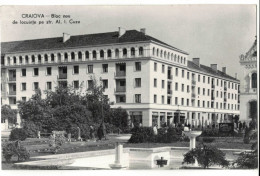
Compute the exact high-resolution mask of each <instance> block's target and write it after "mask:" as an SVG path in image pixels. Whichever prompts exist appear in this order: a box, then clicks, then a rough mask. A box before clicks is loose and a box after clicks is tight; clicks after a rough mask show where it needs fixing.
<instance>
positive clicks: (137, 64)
mask: <svg viewBox="0 0 260 176" xmlns="http://www.w3.org/2000/svg"><path fill="white" fill-rule="evenodd" d="M141 69H142V68H141V62H135V71H141Z"/></svg>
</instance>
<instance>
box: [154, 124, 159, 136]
mask: <svg viewBox="0 0 260 176" xmlns="http://www.w3.org/2000/svg"><path fill="white" fill-rule="evenodd" d="M153 134H154V135H157V134H158V131H157V124H155V125H154V127H153Z"/></svg>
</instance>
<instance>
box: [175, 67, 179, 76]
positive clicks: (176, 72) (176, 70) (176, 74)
mask: <svg viewBox="0 0 260 176" xmlns="http://www.w3.org/2000/svg"><path fill="white" fill-rule="evenodd" d="M175 76H178V68H175Z"/></svg>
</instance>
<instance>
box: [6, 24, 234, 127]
mask: <svg viewBox="0 0 260 176" xmlns="http://www.w3.org/2000/svg"><path fill="white" fill-rule="evenodd" d="M1 62H2V98H1V100H2V103H3V104H10V105H11V107H12V108H17V105H16V102H17V101H18V100H28V99H29V98H30V97H31V96H32V94H34V90H35V89H38V88H40V89H41V90H54V88H55V86H57V85H67V84H73V85H74V87H75V89H78V87H79V85H82V86H83V87H84V90H86V89H87V88H88V87H90V86H91V85H92V83H93V82H92V80H91V76H95V77H96V78H97V79H98V80H99V79H101V80H102V81H103V85H104V86H105V87H106V89H105V92H104V94H105V95H107V96H108V97H109V99H110V102H111V103H112V104H113V105H112V107H120V106H121V107H122V108H124V109H126V110H127V112H128V114H129V118H130V119H131V121H132V122H137V123H142V125H143V126H152V125H154V124H158V125H159V127H160V126H161V125H162V124H165V123H167V124H170V123H172V122H174V123H184V122H186V121H187V122H188V123H190V124H194V125H199V124H201V125H205V124H218V122H229V121H232V118H233V116H234V115H239V103H238V87H239V80H237V79H236V78H233V77H231V76H229V75H227V74H226V68H225V67H224V68H223V69H222V71H219V70H218V68H217V64H212V65H211V67H207V66H205V65H202V64H200V59H199V58H194V59H193V60H192V61H188V53H187V52H185V51H183V50H180V49H177V48H175V47H173V46H170V45H168V44H166V43H164V42H162V41H160V40H158V39H155V38H153V37H151V36H149V35H147V34H146V33H145V29H141V31H140V32H139V31H136V30H128V31H125V30H123V29H122V28H119V31H117V32H109V33H100V34H90V35H79V36H69V35H68V34H63V38H62V37H58V38H48V39H36V40H26V41H15V42H5V43H2V55H1ZM18 121H19V117H18Z"/></svg>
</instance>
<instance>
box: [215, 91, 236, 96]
mask: <svg viewBox="0 0 260 176" xmlns="http://www.w3.org/2000/svg"><path fill="white" fill-rule="evenodd" d="M216 93H217V95H216V96H217V97H218V91H217V92H216ZM232 95H233V94H232Z"/></svg>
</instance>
